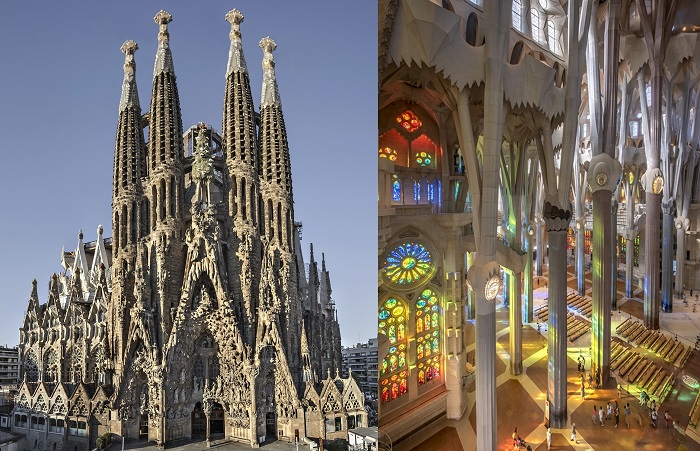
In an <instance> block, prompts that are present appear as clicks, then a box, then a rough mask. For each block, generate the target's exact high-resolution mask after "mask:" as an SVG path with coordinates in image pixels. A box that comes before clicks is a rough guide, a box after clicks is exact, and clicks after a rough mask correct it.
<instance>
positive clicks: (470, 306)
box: [464, 252, 476, 319]
mask: <svg viewBox="0 0 700 451" xmlns="http://www.w3.org/2000/svg"><path fill="white" fill-rule="evenodd" d="M465 262H466V264H465V265H464V267H465V269H466V271H465V274H466V272H467V271H469V268H471V267H472V265H473V264H474V253H472V252H467V253H466V254H465ZM466 291H467V306H466V307H467V308H466V310H467V319H475V318H476V314H475V309H474V304H475V303H474V292H473V291H472V290H471V289H470V288H468V287H467V290H466Z"/></svg>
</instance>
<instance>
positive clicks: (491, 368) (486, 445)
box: [467, 255, 500, 449]
mask: <svg viewBox="0 0 700 451" xmlns="http://www.w3.org/2000/svg"><path fill="white" fill-rule="evenodd" d="M499 280H500V267H499V266H498V263H496V262H495V261H490V262H484V258H483V256H482V255H479V256H478V257H477V258H476V261H475V262H474V265H473V266H472V267H471V269H470V270H469V272H468V273H467V283H468V284H469V286H470V287H471V289H472V290H474V298H475V300H476V318H477V319H476V362H477V365H476V418H477V422H476V436H477V440H478V442H477V448H478V449H495V448H496V446H497V445H496V443H497V441H496V425H497V424H498V423H497V421H498V419H497V416H496V359H497V358H498V357H497V356H496V305H495V303H494V300H495V299H496V295H497V294H498V285H499Z"/></svg>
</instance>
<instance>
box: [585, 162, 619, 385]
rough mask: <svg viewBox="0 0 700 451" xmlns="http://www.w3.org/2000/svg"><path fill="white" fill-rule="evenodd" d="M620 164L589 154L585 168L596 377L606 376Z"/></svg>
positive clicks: (601, 378)
mask: <svg viewBox="0 0 700 451" xmlns="http://www.w3.org/2000/svg"><path fill="white" fill-rule="evenodd" d="M621 173H622V166H621V165H620V162H619V161H617V160H616V159H614V158H612V157H610V155H608V154H606V153H601V154H598V155H596V156H595V157H593V158H592V159H591V161H590V163H589V166H588V171H587V179H588V185H589V186H590V187H591V191H592V193H593V312H592V313H593V314H592V319H593V324H592V326H593V334H592V336H591V351H592V353H593V355H592V356H591V358H592V362H591V372H592V373H593V375H596V374H597V373H598V371H600V380H601V382H602V384H606V383H607V381H608V380H609V379H610V325H611V321H610V311H611V310H610V309H611V300H610V293H611V284H612V281H613V278H612V273H613V271H612V268H611V264H612V253H613V249H612V248H611V246H610V236H611V235H612V233H613V224H612V215H611V204H612V192H613V190H614V189H615V187H616V186H617V182H618V181H619V179H620V174H621Z"/></svg>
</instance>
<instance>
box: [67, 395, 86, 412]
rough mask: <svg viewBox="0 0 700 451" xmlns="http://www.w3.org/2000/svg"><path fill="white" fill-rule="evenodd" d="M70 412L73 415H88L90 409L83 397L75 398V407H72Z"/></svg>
mask: <svg viewBox="0 0 700 451" xmlns="http://www.w3.org/2000/svg"><path fill="white" fill-rule="evenodd" d="M70 414H71V415H72V416H87V414H88V409H87V407H86V406H85V402H84V401H83V398H78V399H76V400H75V402H74V403H73V407H71V409H70Z"/></svg>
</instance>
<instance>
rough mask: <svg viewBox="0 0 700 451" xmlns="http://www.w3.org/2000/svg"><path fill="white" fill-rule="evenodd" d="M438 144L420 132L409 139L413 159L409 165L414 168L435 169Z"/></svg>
mask: <svg viewBox="0 0 700 451" xmlns="http://www.w3.org/2000/svg"><path fill="white" fill-rule="evenodd" d="M437 153H438V146H437V144H435V143H434V142H433V140H432V139H430V138H428V136H427V135H425V134H422V135H420V136H419V137H417V138H416V139H414V140H413V141H411V154H412V155H413V161H412V162H411V166H413V167H416V168H428V169H436V168H437V161H436V155H437Z"/></svg>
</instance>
